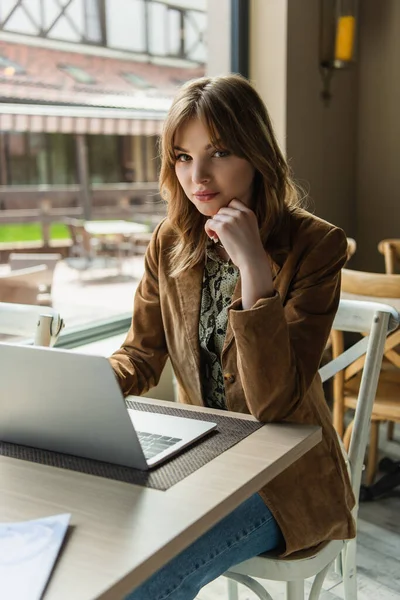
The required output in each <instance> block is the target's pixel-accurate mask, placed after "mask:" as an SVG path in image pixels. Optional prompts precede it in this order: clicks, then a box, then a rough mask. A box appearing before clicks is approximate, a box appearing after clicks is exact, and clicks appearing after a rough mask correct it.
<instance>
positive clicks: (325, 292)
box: [229, 228, 347, 422]
mask: <svg viewBox="0 0 400 600" xmlns="http://www.w3.org/2000/svg"><path fill="white" fill-rule="evenodd" d="M346 253H347V240H346V237H345V235H344V232H343V231H342V230H341V229H339V228H333V229H331V230H330V231H329V232H328V233H327V234H325V235H324V236H323V237H322V239H321V240H320V241H319V242H317V243H316V244H315V245H314V246H313V247H312V248H311V250H310V251H309V252H308V254H307V255H306V256H305V257H304V258H303V259H302V261H301V262H300V264H299V267H298V270H297V273H296V275H295V277H294V279H293V281H292V284H291V286H290V288H289V291H288V294H287V298H286V299H285V302H284V303H283V302H282V299H281V297H280V296H279V294H278V293H277V292H276V293H275V295H274V296H272V297H270V298H264V299H260V300H258V301H257V303H256V304H255V305H254V306H253V307H252V308H250V309H248V310H240V299H239V300H238V301H236V302H235V303H234V304H233V305H232V307H231V308H230V310H229V319H230V324H231V327H232V330H233V334H234V337H235V340H236V346H237V363H238V364H237V367H238V371H239V374H240V378H241V382H242V386H243V390H244V393H245V397H246V402H247V405H248V408H249V411H250V412H251V414H253V415H254V416H255V417H256V418H257V419H259V420H260V421H263V422H270V421H282V420H287V419H290V418H291V416H292V415H293V413H294V412H295V411H296V410H297V408H298V407H299V406H300V405H301V403H302V401H303V399H304V396H305V394H306V392H307V390H308V388H309V386H310V385H311V383H312V381H313V379H314V377H315V376H316V374H317V371H318V368H319V365H320V360H321V356H322V352H323V350H324V348H325V345H326V342H327V340H328V337H329V333H330V330H331V327H332V323H333V319H334V317H335V313H336V310H337V307H338V304H339V298H340V270H341V268H342V266H343V265H344V263H345V262H346Z"/></svg>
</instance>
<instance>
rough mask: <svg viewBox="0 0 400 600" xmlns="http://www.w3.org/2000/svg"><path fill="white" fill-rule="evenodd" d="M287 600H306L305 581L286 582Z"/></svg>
mask: <svg viewBox="0 0 400 600" xmlns="http://www.w3.org/2000/svg"><path fill="white" fill-rule="evenodd" d="M286 600H304V581H303V580H301V581H287V582H286Z"/></svg>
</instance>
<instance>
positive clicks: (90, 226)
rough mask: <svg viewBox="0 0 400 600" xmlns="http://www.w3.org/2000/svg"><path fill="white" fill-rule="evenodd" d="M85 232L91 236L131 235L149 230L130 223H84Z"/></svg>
mask: <svg viewBox="0 0 400 600" xmlns="http://www.w3.org/2000/svg"><path fill="white" fill-rule="evenodd" d="M85 230H86V231H87V232H88V233H90V234H91V235H133V234H135V233H147V232H148V231H149V228H148V226H147V225H144V224H143V223H133V222H132V221H86V222H85Z"/></svg>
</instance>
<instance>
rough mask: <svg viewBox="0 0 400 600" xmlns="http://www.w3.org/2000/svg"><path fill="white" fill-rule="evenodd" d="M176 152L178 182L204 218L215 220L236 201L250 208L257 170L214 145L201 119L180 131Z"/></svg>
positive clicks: (176, 137)
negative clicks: (214, 218)
mask: <svg viewBox="0 0 400 600" xmlns="http://www.w3.org/2000/svg"><path fill="white" fill-rule="evenodd" d="M174 151H175V157H176V163H175V173H176V176H177V178H178V180H179V183H180V184H181V186H182V188H183V190H184V192H185V194H186V196H187V197H188V198H189V200H190V201H191V202H193V204H194V205H195V207H196V208H197V210H198V211H199V212H200V213H201V214H202V215H205V216H207V217H212V216H213V215H215V214H216V213H217V212H218V211H219V209H220V208H222V207H223V206H227V205H228V204H229V202H230V201H231V200H233V198H236V199H237V200H240V201H241V202H243V204H245V205H246V206H248V207H250V206H251V199H252V191H253V180H254V174H255V169H254V167H253V166H252V165H251V164H250V163H249V162H248V161H247V160H246V159H244V158H239V157H238V156H235V155H234V154H231V153H230V152H228V150H226V149H225V148H223V147H218V148H216V147H215V146H213V145H212V144H211V141H210V138H209V135H208V132H207V129H206V128H205V126H204V125H203V123H202V122H201V121H200V120H199V119H196V118H195V119H192V120H191V121H189V122H188V123H187V124H185V125H183V126H182V127H180V128H179V129H178V130H177V132H176V135H175V139H174Z"/></svg>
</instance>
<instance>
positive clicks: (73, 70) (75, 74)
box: [58, 65, 96, 84]
mask: <svg viewBox="0 0 400 600" xmlns="http://www.w3.org/2000/svg"><path fill="white" fill-rule="evenodd" d="M58 68H59V69H60V70H61V71H64V72H65V73H67V74H68V75H69V76H70V77H72V79H74V80H75V81H76V83H85V84H93V83H96V80H95V79H94V77H92V76H91V75H89V73H88V72H87V71H85V70H84V69H81V67H74V66H73V65H58Z"/></svg>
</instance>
